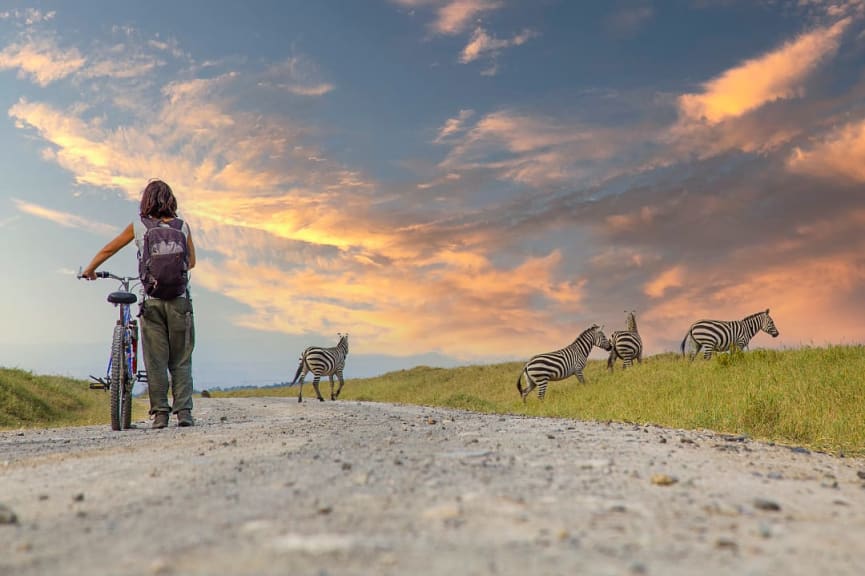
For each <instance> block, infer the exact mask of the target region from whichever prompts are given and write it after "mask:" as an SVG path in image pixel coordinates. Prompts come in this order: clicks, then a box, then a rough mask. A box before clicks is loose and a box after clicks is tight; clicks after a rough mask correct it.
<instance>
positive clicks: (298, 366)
mask: <svg viewBox="0 0 865 576" xmlns="http://www.w3.org/2000/svg"><path fill="white" fill-rule="evenodd" d="M305 360H306V358H304V357H303V356H301V357H300V362H298V364H297V372H295V373H294V380H292V381H291V384H289V385H288V387H289V388H291V387H292V386H294V385H295V384H297V379H298V378H300V374H301V373H302V372H303V363H304V361H305Z"/></svg>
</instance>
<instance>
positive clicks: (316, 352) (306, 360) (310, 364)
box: [289, 334, 348, 402]
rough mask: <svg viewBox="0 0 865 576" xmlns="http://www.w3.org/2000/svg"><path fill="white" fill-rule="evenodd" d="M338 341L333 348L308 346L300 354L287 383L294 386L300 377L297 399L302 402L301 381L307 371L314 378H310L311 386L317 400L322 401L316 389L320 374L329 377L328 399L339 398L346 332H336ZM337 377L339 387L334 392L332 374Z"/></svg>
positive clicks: (346, 340) (346, 339) (346, 348)
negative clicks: (290, 379) (298, 362)
mask: <svg viewBox="0 0 865 576" xmlns="http://www.w3.org/2000/svg"><path fill="white" fill-rule="evenodd" d="M338 336H339V342H337V343H336V346H334V347H333V348H319V347H318V346H310V347H309V348H307V349H306V350H304V351H303V354H301V355H300V364H298V366H297V372H296V373H295V375H294V380H293V381H292V382H291V384H289V387H291V386H294V385H295V384H296V383H297V381H298V379H300V392H299V393H298V395H297V401H298V402H303V381H304V380H305V379H306V375H307V373H308V372H312V373H313V375H314V376H315V378H313V380H312V387H313V388H315V395H316V396H317V397H318V399H319V400H321V401H322V402H324V398H322V397H321V392H320V391H319V389H318V382H319V380H321V377H322V376H327V377H329V378H330V399H331V400H336V399H337V398H339V393H340V392H342V386H343V384H344V381H343V379H342V370H343V368H345V357H346V356H348V334H338ZM334 374H336V376H337V377H338V378H339V388H337V390H336V394H334V392H333V376H334Z"/></svg>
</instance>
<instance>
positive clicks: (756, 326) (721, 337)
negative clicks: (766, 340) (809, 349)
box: [682, 308, 778, 360]
mask: <svg viewBox="0 0 865 576" xmlns="http://www.w3.org/2000/svg"><path fill="white" fill-rule="evenodd" d="M760 330H762V331H763V332H766V333H767V334H770V335H771V336H772V337H773V338H776V337H777V336H778V329H777V328H775V322H774V321H773V320H772V317H771V316H769V309H768V308H767V309H766V311H765V312H757V313H755V314H751V315H750V316H746V317H745V318H743V319H742V320H733V321H731V322H725V321H723V320H700V321H699V322H695V323H694V324H693V325H691V327H690V328H689V329H688V333H687V334H686V335H685V339H684V340H682V356H685V346H686V344H690V345H691V347H692V348H693V350H694V354H693V355H691V354H689V357H690V359H691V360H693V359H694V357H695V356H696V355H697V354H699V352H700V350H703V358H705V359H707V360H708V359H709V358H711V357H712V353H713V352H727V351H729V350H730V349H731V348H732V346H734V345H735V346H736V347H737V348H739V350H746V349H747V348H748V343H749V342H751V338H753V337H754V335H755V334H756V333H757V332H759V331H760Z"/></svg>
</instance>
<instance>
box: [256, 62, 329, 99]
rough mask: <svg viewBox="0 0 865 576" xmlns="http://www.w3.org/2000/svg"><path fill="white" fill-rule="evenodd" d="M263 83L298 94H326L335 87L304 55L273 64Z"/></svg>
mask: <svg viewBox="0 0 865 576" xmlns="http://www.w3.org/2000/svg"><path fill="white" fill-rule="evenodd" d="M261 85H263V86H272V87H275V88H280V89H283V90H286V91H288V92H291V93H292V94H296V95H298V96H324V95H325V94H327V93H329V92H332V91H333V90H334V88H335V86H334V85H333V84H331V83H330V82H324V81H322V80H321V72H320V71H319V69H318V66H316V65H315V64H314V63H313V62H312V61H311V60H309V59H308V58H306V57H304V56H294V57H292V58H289V59H287V60H285V61H284V62H281V63H279V64H276V65H273V66H271V67H270V68H269V69H268V70H267V72H265V78H264V80H262V81H261Z"/></svg>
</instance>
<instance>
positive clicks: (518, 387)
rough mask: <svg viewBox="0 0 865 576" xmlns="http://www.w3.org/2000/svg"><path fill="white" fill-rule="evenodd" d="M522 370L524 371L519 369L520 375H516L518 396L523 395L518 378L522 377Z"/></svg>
mask: <svg viewBox="0 0 865 576" xmlns="http://www.w3.org/2000/svg"><path fill="white" fill-rule="evenodd" d="M523 372H524V370H521V371H520V375H519V376H517V390H518V391H519V393H520V396H522V395H523V387H522V386H520V380H522V379H523ZM526 384H528V382H526Z"/></svg>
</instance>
